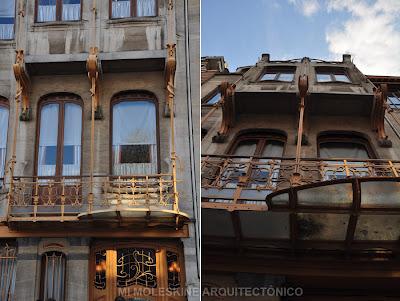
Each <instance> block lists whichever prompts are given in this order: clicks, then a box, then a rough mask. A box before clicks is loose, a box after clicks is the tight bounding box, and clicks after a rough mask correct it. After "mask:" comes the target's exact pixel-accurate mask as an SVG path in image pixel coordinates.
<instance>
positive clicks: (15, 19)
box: [0, 0, 18, 98]
mask: <svg viewBox="0 0 400 301" xmlns="http://www.w3.org/2000/svg"><path fill="white" fill-rule="evenodd" d="M17 1H18V0H14V23H13V37H12V38H11V39H0V42H1V41H5V42H7V41H14V40H15V24H16V22H17V11H16V10H17ZM0 98H1V96H0Z"/></svg>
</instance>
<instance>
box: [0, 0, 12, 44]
mask: <svg viewBox="0 0 400 301" xmlns="http://www.w3.org/2000/svg"><path fill="white" fill-rule="evenodd" d="M14 23H15V0H1V1H0V40H12V39H13V38H14Z"/></svg>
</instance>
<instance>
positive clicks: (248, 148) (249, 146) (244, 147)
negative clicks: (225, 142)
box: [233, 140, 258, 156]
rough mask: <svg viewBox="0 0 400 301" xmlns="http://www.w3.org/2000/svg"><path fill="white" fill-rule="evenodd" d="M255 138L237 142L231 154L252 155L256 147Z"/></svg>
mask: <svg viewBox="0 0 400 301" xmlns="http://www.w3.org/2000/svg"><path fill="white" fill-rule="evenodd" d="M257 142H258V141H257V140H243V141H240V142H239V145H238V146H237V147H236V149H235V151H234V152H233V155H235V156H253V155H254V153H255V151H256V148H257Z"/></svg>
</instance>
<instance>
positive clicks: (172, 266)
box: [168, 261, 181, 273]
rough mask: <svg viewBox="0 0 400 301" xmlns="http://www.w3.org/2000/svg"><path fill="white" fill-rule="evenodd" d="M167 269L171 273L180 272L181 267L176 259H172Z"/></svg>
mask: <svg viewBox="0 0 400 301" xmlns="http://www.w3.org/2000/svg"><path fill="white" fill-rule="evenodd" d="M168 271H169V272H171V273H180V271H181V268H180V266H179V264H178V263H177V262H176V261H173V262H171V264H170V265H169V267H168Z"/></svg>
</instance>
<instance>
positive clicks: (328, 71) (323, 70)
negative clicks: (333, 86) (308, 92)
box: [315, 67, 354, 85]
mask: <svg viewBox="0 0 400 301" xmlns="http://www.w3.org/2000/svg"><path fill="white" fill-rule="evenodd" d="M318 74H321V75H322V74H325V75H329V76H330V78H331V80H330V81H326V82H320V81H318ZM336 75H344V76H346V77H347V78H348V79H349V82H344V81H338V80H336ZM315 82H316V83H317V84H329V83H337V84H347V85H351V84H354V82H353V80H352V78H351V77H350V74H349V72H348V71H347V70H346V68H338V67H336V68H328V67H316V68H315Z"/></svg>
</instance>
